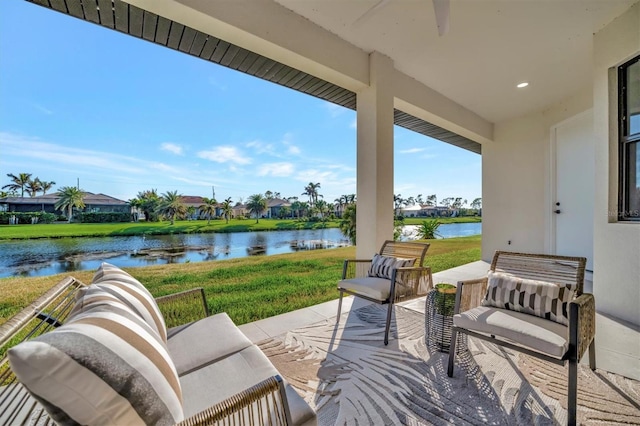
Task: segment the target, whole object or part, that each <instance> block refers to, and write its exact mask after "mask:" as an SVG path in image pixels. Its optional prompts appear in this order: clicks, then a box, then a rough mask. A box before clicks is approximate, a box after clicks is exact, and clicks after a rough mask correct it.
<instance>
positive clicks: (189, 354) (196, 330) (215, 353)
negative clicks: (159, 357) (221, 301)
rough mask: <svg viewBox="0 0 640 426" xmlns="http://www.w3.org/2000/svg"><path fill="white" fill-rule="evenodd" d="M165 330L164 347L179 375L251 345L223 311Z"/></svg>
mask: <svg viewBox="0 0 640 426" xmlns="http://www.w3.org/2000/svg"><path fill="white" fill-rule="evenodd" d="M167 334H168V341H167V348H168V349H169V354H170V355H171V359H173V363H174V364H175V366H176V370H177V371H178V375H179V376H182V375H184V374H188V373H189V372H190V371H193V370H196V369H198V368H200V367H203V366H205V365H208V364H211V363H213V362H216V361H218V360H219V359H221V358H224V357H226V356H229V355H232V354H234V353H236V352H239V351H241V350H243V349H244V348H247V347H249V346H251V341H250V340H249V339H247V337H246V336H245V335H244V334H242V332H241V331H240V329H239V328H238V327H236V325H235V324H234V323H233V321H231V318H229V315H227V314H226V313H224V312H223V313H221V314H216V315H213V316H210V317H207V318H204V319H202V320H200V321H196V322H192V323H190V324H186V325H181V326H179V327H174V328H172V329H170V330H169V331H168V333H167Z"/></svg>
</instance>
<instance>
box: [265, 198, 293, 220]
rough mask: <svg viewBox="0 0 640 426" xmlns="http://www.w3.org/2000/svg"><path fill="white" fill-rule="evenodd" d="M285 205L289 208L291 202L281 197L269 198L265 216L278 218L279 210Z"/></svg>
mask: <svg viewBox="0 0 640 426" xmlns="http://www.w3.org/2000/svg"><path fill="white" fill-rule="evenodd" d="M285 207H287V208H289V209H291V203H290V202H288V201H287V200H283V199H282V198H271V199H269V200H267V213H266V217H268V218H279V217H280V211H281V210H282V209H283V208H285Z"/></svg>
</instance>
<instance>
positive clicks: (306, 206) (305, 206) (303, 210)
mask: <svg viewBox="0 0 640 426" xmlns="http://www.w3.org/2000/svg"><path fill="white" fill-rule="evenodd" d="M310 208H311V207H310V206H309V203H307V202H305V201H301V202H300V212H301V213H302V216H308V215H309V210H310Z"/></svg>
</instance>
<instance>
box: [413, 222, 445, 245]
mask: <svg viewBox="0 0 640 426" xmlns="http://www.w3.org/2000/svg"><path fill="white" fill-rule="evenodd" d="M439 226H440V222H438V220H437V219H431V220H423V221H422V223H421V224H420V225H418V231H417V234H418V237H419V238H420V239H423V240H432V239H434V238H435V237H437V236H439V235H440V234H438V227H439Z"/></svg>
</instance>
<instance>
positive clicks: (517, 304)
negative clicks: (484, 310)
mask: <svg viewBox="0 0 640 426" xmlns="http://www.w3.org/2000/svg"><path fill="white" fill-rule="evenodd" d="M575 297H576V285H575V283H574V284H559V283H554V282H546V281H537V280H529V279H525V278H520V277H516V276H514V275H511V274H506V273H502V272H489V277H488V283H487V294H486V295H485V297H484V300H483V301H482V305H484V306H494V307H496V308H503V309H509V310H511V311H517V312H524V313H525V314H530V315H536V316H538V317H542V318H545V319H548V320H552V321H555V322H559V323H560V324H564V325H569V313H568V309H569V303H570V302H571V301H572V300H573V299H575Z"/></svg>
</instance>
